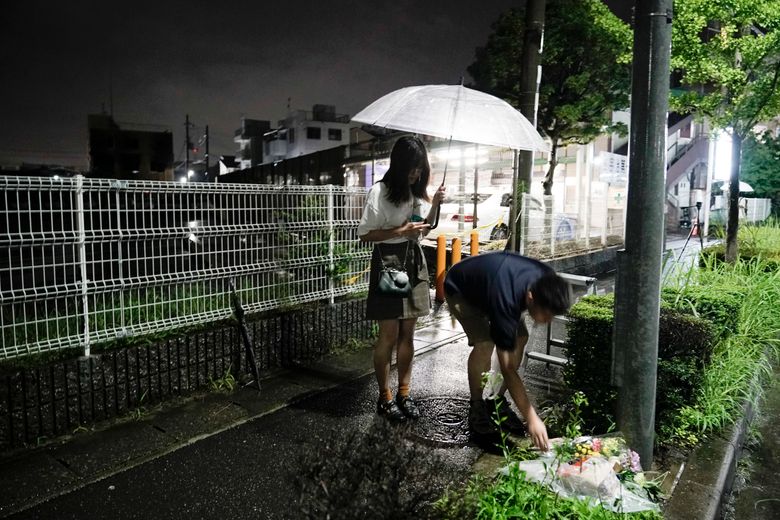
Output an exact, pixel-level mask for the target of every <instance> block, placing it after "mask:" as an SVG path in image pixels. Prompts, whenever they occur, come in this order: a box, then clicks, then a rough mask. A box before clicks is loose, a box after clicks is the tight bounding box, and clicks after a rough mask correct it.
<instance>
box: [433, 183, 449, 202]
mask: <svg viewBox="0 0 780 520" xmlns="http://www.w3.org/2000/svg"><path fill="white" fill-rule="evenodd" d="M446 191H447V188H446V187H445V186H444V184H442V185H441V186H439V188H438V189H437V190H436V193H434V194H433V201H432V202H431V204H432V205H433V206H434V207H435V206H437V205H439V204H441V201H442V200H444V195H446Z"/></svg>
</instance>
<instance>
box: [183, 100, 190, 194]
mask: <svg viewBox="0 0 780 520" xmlns="http://www.w3.org/2000/svg"><path fill="white" fill-rule="evenodd" d="M184 148H186V150H185V151H184V178H185V179H187V180H189V176H190V115H189V114H187V115H186V116H184Z"/></svg>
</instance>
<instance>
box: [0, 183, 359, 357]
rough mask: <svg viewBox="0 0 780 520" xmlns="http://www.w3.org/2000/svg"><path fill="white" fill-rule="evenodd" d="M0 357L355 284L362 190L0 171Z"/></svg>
mask: <svg viewBox="0 0 780 520" xmlns="http://www.w3.org/2000/svg"><path fill="white" fill-rule="evenodd" d="M0 186H2V191H3V195H2V197H3V198H2V201H3V205H2V212H3V213H4V215H3V216H4V218H3V219H2V221H0V331H1V334H0V336H1V337H2V343H0V359H3V358H11V357H18V356H23V355H27V354H32V353H37V352H43V351H49V350H55V349H62V348H68V347H81V348H82V349H83V351H84V354H85V355H89V352H90V347H91V345H93V344H94V343H97V342H103V341H109V340H114V339H117V338H121V337H127V336H132V335H141V334H148V333H153V332H156V331H161V330H166V329H173V328H178V327H181V326H186V325H194V324H200V323H206V322H211V321H216V320H221V319H224V318H227V317H229V316H230V315H231V303H230V297H229V294H228V288H227V281H228V280H229V279H233V280H234V281H235V284H236V288H237V290H238V292H239V294H240V296H241V300H242V302H244V304H245V307H246V309H247V311H249V312H257V311H266V310H272V309H278V308H283V307H286V306H291V305H296V304H301V303H306V302H312V301H317V300H331V301H332V300H333V299H334V298H336V297H338V296H342V295H346V294H349V293H354V292H360V291H365V290H366V289H367V286H368V285H367V276H368V275H367V267H368V262H369V258H370V248H369V247H368V246H367V245H364V244H361V243H360V241H359V240H358V238H357V225H358V222H359V219H360V215H361V211H362V208H363V204H364V201H365V194H366V190H365V188H345V187H337V186H281V187H280V186H269V185H257V184H252V185H246V184H205V183H174V182H156V181H124V180H123V181H120V180H110V179H88V178H84V177H81V176H77V177H73V178H41V177H0Z"/></svg>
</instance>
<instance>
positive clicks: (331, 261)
mask: <svg viewBox="0 0 780 520" xmlns="http://www.w3.org/2000/svg"><path fill="white" fill-rule="evenodd" d="M333 196H334V195H333V185H332V184H328V270H329V272H330V276H328V292H329V293H330V297H329V301H330V304H331V305H333V302H334V300H335V293H336V287H335V284H334V283H333V277H334V275H335V273H334V270H335V267H336V266H335V254H334V253H335V236H334V233H335V232H336V230H335V227H334V225H333V218H334V215H333V207H334V203H333Z"/></svg>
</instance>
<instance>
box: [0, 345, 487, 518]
mask: <svg viewBox="0 0 780 520" xmlns="http://www.w3.org/2000/svg"><path fill="white" fill-rule="evenodd" d="M468 352H469V350H468V347H467V346H466V345H465V342H463V341H461V342H458V343H454V344H451V345H447V346H444V347H441V348H439V349H437V350H434V351H432V352H430V353H428V354H425V355H423V356H420V357H418V358H416V359H415V367H414V378H413V383H412V385H413V386H412V391H413V393H414V395H415V396H417V397H418V398H425V397H433V396H452V397H459V398H462V399H467V398H468V387H467V382H466V372H465V367H466V358H467V356H468ZM393 377H395V373H394V374H393ZM375 399H376V382H375V380H374V378H373V376H367V377H363V378H361V379H359V380H356V381H353V382H352V383H349V384H347V385H344V386H341V387H338V388H336V389H333V390H329V391H327V392H324V393H322V394H319V395H316V396H312V397H309V398H306V399H304V400H302V401H300V402H298V403H297V404H295V405H293V406H290V407H288V408H285V409H283V410H281V411H279V412H276V413H273V414H270V415H267V416H264V417H260V418H258V419H255V420H253V421H250V422H248V423H246V424H243V425H241V426H238V427H235V428H233V429H230V430H228V431H225V432H222V433H219V434H216V435H213V436H211V437H208V438H206V439H204V440H201V441H199V442H196V443H194V444H192V445H189V446H186V447H184V448H182V449H179V450H177V451H175V452H173V453H170V454H168V455H165V456H162V457H160V458H158V459H155V460H153V461H150V462H147V463H145V464H142V465H140V466H137V467H135V468H131V469H129V470H126V471H124V472H122V473H119V474H117V475H114V476H112V477H109V478H106V479H104V480H102V481H99V482H96V483H94V484H91V485H88V486H86V487H84V488H82V489H79V490H77V491H74V492H71V493H69V494H66V495H63V496H60V497H58V498H55V499H52V500H50V501H48V502H46V503H43V504H41V505H39V506H37V507H35V508H33V509H30V510H27V511H24V512H22V513H19V514H17V515H15V516H12V517H11V518H40V519H63V520H64V519H71V518H73V519H82V518H89V519H103V518H105V519H109V518H110V519H116V520H121V519H137V518H155V519H158V518H159V519H162V518H193V519H210V518H219V519H225V518H230V519H244V518H247V519H248V518H253V519H276V518H299V517H300V514H299V513H297V506H296V502H297V500H298V498H299V497H298V495H297V492H296V487H295V485H294V481H293V477H294V475H295V473H296V464H297V462H298V457H299V454H300V453H301V452H302V451H304V450H314V449H317V442H319V441H317V440H316V439H315V437H317V436H319V437H327V436H329V435H333V436H345V435H347V434H348V433H350V432H352V431H355V430H360V431H365V430H366V429H367V428H368V427H369V426H370V425H371V423H372V421H374V420H376V419H375V414H374V407H375V402H376V401H375ZM465 413H466V410H465V409H464V410H463V414H464V419H465ZM431 449H433V448H431ZM436 451H437V452H438V453H439V455H442V456H443V457H444V459H445V461H446V465H447V466H449V467H450V471H451V472H452V473H453V475H455V474H465V472H467V471H468V470H469V469H470V466H471V464H472V463H473V461H474V460H475V459H476V457H477V456H478V455H479V453H480V452H479V450H478V449H477V448H474V447H469V446H454V447H449V448H439V449H437V450H436Z"/></svg>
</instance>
